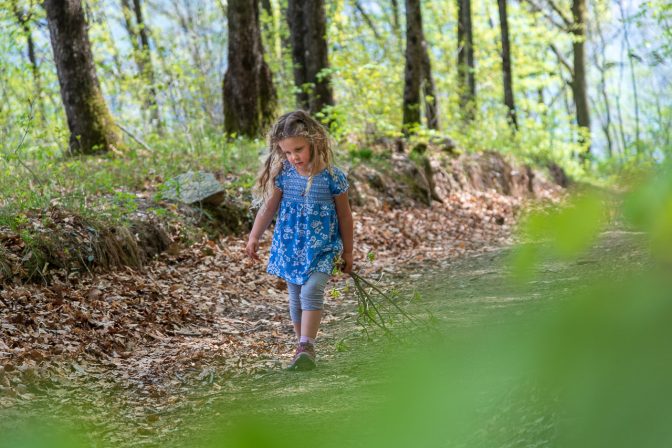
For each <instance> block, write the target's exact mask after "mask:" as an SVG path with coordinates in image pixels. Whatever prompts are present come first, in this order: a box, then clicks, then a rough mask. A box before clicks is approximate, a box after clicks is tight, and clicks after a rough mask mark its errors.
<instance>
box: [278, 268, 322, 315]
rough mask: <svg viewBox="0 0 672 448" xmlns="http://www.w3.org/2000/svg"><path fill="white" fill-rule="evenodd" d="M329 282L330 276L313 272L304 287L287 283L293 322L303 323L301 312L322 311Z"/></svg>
mask: <svg viewBox="0 0 672 448" xmlns="http://www.w3.org/2000/svg"><path fill="white" fill-rule="evenodd" d="M327 281H329V275H328V274H325V273H323V272H313V273H312V274H310V277H309V278H308V281H307V282H306V283H304V284H303V285H295V284H294V283H290V282H287V289H288V290H289V315H290V316H291V318H292V322H294V323H297V324H298V323H300V322H301V311H304V310H305V311H314V310H321V309H322V307H323V305H324V288H325V287H326V286H327Z"/></svg>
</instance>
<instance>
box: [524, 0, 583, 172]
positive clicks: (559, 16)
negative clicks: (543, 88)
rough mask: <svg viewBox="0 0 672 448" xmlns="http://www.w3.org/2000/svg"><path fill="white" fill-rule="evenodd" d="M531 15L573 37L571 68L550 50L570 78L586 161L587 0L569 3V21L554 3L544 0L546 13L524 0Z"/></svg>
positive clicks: (539, 7)
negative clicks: (546, 7) (570, 14)
mask: <svg viewBox="0 0 672 448" xmlns="http://www.w3.org/2000/svg"><path fill="white" fill-rule="evenodd" d="M525 1H526V2H527V3H528V4H529V5H530V8H531V9H532V11H534V12H537V13H541V14H542V15H543V16H544V17H545V18H546V19H547V20H548V22H549V23H551V24H552V25H553V26H555V27H556V28H557V29H559V30H560V31H563V32H569V33H571V34H572V37H573V38H572V41H573V43H572V59H573V60H572V64H570V63H569V62H567V61H566V60H565V57H564V56H563V55H562V52H561V51H560V50H558V49H557V48H555V46H554V45H551V47H550V48H551V50H552V51H553V52H554V53H555V54H556V56H557V57H558V60H560V61H561V62H562V66H564V67H565V68H566V69H567V71H568V72H569V74H570V76H571V81H570V86H571V88H572V94H573V97H574V110H575V113H576V123H577V125H578V126H579V128H581V129H582V132H581V134H580V135H579V141H580V142H583V143H588V147H587V150H586V151H587V152H586V154H582V155H581V158H584V159H585V158H586V157H587V156H588V154H589V153H590V145H589V142H590V139H589V138H588V139H586V138H585V135H586V134H588V136H590V109H589V106H588V87H587V83H586V56H585V41H586V0H572V6H571V13H572V17H571V18H569V17H567V15H566V14H565V13H563V11H562V9H560V8H559V7H558V6H557V5H556V4H555V3H554V2H553V0H547V3H548V5H549V8H550V11H548V10H545V9H544V8H542V7H541V6H539V5H538V4H537V3H536V2H535V0H525Z"/></svg>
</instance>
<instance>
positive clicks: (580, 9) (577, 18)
mask: <svg viewBox="0 0 672 448" xmlns="http://www.w3.org/2000/svg"><path fill="white" fill-rule="evenodd" d="M572 17H573V19H574V22H573V24H572V27H571V31H572V34H573V35H574V39H572V41H573V43H572V47H573V56H574V79H573V80H572V92H573V93H574V103H575V106H576V123H577V124H578V125H579V128H582V129H584V131H585V132H587V133H588V134H590V112H589V108H588V87H587V83H586V53H585V49H586V0H573V1H572ZM579 141H581V142H582V143H588V149H587V150H586V151H587V153H590V139H588V140H587V141H586V139H585V138H584V135H583V134H580V135H579ZM582 157H585V156H583V155H582Z"/></svg>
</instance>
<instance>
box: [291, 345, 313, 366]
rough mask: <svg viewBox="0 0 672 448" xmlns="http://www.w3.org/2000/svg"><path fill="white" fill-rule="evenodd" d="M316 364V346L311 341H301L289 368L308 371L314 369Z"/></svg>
mask: <svg viewBox="0 0 672 448" xmlns="http://www.w3.org/2000/svg"><path fill="white" fill-rule="evenodd" d="M316 366H317V364H316V363H315V346H314V345H313V344H311V343H310V342H301V343H299V346H298V347H297V348H296V353H295V354H294V358H293V359H292V362H291V363H290V364H289V366H288V367H287V370H297V371H306V370H313V369H314V368H315V367H316Z"/></svg>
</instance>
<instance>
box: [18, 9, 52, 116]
mask: <svg viewBox="0 0 672 448" xmlns="http://www.w3.org/2000/svg"><path fill="white" fill-rule="evenodd" d="M34 6H35V5H34V4H33V2H32V1H31V2H30V3H29V4H28V9H25V10H24V9H22V8H20V7H19V4H18V1H17V0H13V1H12V9H13V12H14V17H16V20H17V22H18V24H19V27H20V28H21V31H22V32H23V35H24V36H25V38H26V47H27V48H26V50H27V54H28V61H29V62H30V68H31V71H32V73H33V86H34V97H35V101H36V102H37V104H38V108H39V110H40V112H41V116H40V119H41V120H42V119H44V117H45V116H46V112H45V110H44V102H43V101H42V98H41V97H42V79H41V76H40V66H39V63H38V61H37V54H36V52H35V40H34V39H33V33H32V30H31V20H32V18H33V8H34Z"/></svg>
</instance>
